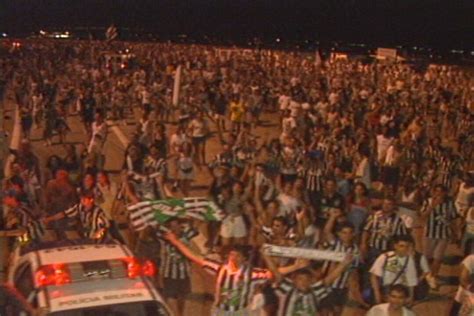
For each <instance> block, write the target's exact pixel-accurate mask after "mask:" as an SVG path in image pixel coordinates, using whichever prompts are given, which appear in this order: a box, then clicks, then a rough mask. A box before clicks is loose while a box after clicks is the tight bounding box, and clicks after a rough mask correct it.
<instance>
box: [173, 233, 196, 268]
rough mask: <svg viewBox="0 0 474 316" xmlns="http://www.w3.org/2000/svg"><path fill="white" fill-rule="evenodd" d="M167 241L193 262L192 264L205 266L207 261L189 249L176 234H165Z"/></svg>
mask: <svg viewBox="0 0 474 316" xmlns="http://www.w3.org/2000/svg"><path fill="white" fill-rule="evenodd" d="M164 237H165V239H166V240H168V241H169V242H170V243H171V244H172V245H173V246H175V247H176V248H177V249H178V250H179V251H180V252H181V253H182V254H183V255H184V256H185V257H186V258H188V259H189V260H191V261H192V262H194V263H196V264H198V265H200V266H203V265H204V264H205V260H204V258H203V257H201V256H199V255H196V254H195V253H194V252H192V251H191V249H189V248H188V246H186V245H185V244H184V243H183V242H182V241H181V240H179V238H178V237H176V235H175V234H173V233H171V232H168V233H166V234H165V236H164Z"/></svg>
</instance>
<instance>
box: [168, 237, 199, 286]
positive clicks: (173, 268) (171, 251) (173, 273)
mask: <svg viewBox="0 0 474 316" xmlns="http://www.w3.org/2000/svg"><path fill="white" fill-rule="evenodd" d="M197 235H198V232H197V231H196V230H195V229H192V228H187V229H185V230H184V232H183V233H182V235H181V236H180V238H179V239H180V240H181V241H182V242H183V243H185V244H189V243H190V241H191V239H193V238H194V237H196V236H197ZM159 237H160V236H159ZM160 241H161V246H162V249H163V252H162V254H163V255H162V257H161V264H160V272H161V273H162V275H163V277H165V278H169V279H179V280H183V279H188V278H189V260H188V259H187V258H186V257H185V256H184V255H182V254H181V252H180V251H179V250H178V249H176V247H175V246H173V245H172V244H170V243H169V242H167V241H166V240H164V239H161V238H160Z"/></svg>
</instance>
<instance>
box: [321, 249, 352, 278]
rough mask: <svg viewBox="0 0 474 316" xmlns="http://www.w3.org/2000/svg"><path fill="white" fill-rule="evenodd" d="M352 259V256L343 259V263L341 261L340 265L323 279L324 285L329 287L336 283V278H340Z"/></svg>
mask: <svg viewBox="0 0 474 316" xmlns="http://www.w3.org/2000/svg"><path fill="white" fill-rule="evenodd" d="M353 259H354V257H353V256H352V255H350V254H349V255H347V256H346V257H345V258H344V261H342V262H341V263H340V264H338V265H337V267H336V268H335V269H334V270H332V271H331V272H329V274H328V275H327V276H326V277H325V278H324V280H323V282H324V284H325V285H329V284H331V283H333V282H334V281H336V279H337V278H338V277H340V276H341V274H342V273H343V272H344V271H345V270H346V269H347V267H349V265H350V264H351V263H352V260H353Z"/></svg>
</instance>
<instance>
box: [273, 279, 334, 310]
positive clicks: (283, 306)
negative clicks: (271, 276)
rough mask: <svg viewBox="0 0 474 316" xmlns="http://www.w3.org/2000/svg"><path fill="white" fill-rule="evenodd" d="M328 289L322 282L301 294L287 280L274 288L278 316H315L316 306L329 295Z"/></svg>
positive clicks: (329, 289)
mask: <svg viewBox="0 0 474 316" xmlns="http://www.w3.org/2000/svg"><path fill="white" fill-rule="evenodd" d="M330 291H331V288H330V287H327V286H325V285H324V284H323V282H322V281H318V282H316V283H313V284H312V285H311V287H310V288H309V291H307V292H302V291H299V290H298V289H296V288H295V286H294V284H293V282H292V281H291V280H289V279H287V278H285V279H283V281H282V282H281V283H280V284H279V285H278V287H277V288H276V293H277V295H278V297H279V299H280V307H279V309H278V315H279V316H293V315H298V316H299V315H301V316H310V315H311V316H315V315H317V314H318V312H317V311H318V305H319V304H320V302H321V300H323V299H324V298H325V297H327V296H328V295H329V293H330Z"/></svg>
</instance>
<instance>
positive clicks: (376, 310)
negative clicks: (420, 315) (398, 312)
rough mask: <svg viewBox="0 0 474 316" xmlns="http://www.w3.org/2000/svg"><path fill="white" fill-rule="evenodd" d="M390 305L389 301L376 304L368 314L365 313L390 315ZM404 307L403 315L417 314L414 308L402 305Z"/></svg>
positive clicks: (381, 315) (380, 315) (370, 315)
mask: <svg viewBox="0 0 474 316" xmlns="http://www.w3.org/2000/svg"><path fill="white" fill-rule="evenodd" d="M388 307H389V304H388V303H384V304H379V305H375V306H374V307H372V308H371V309H370V310H369V311H368V312H367V314H365V316H389V315H390V314H389V312H388ZM402 309H403V314H402V315H403V316H416V314H415V312H413V311H412V310H410V309H408V308H406V307H402Z"/></svg>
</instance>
